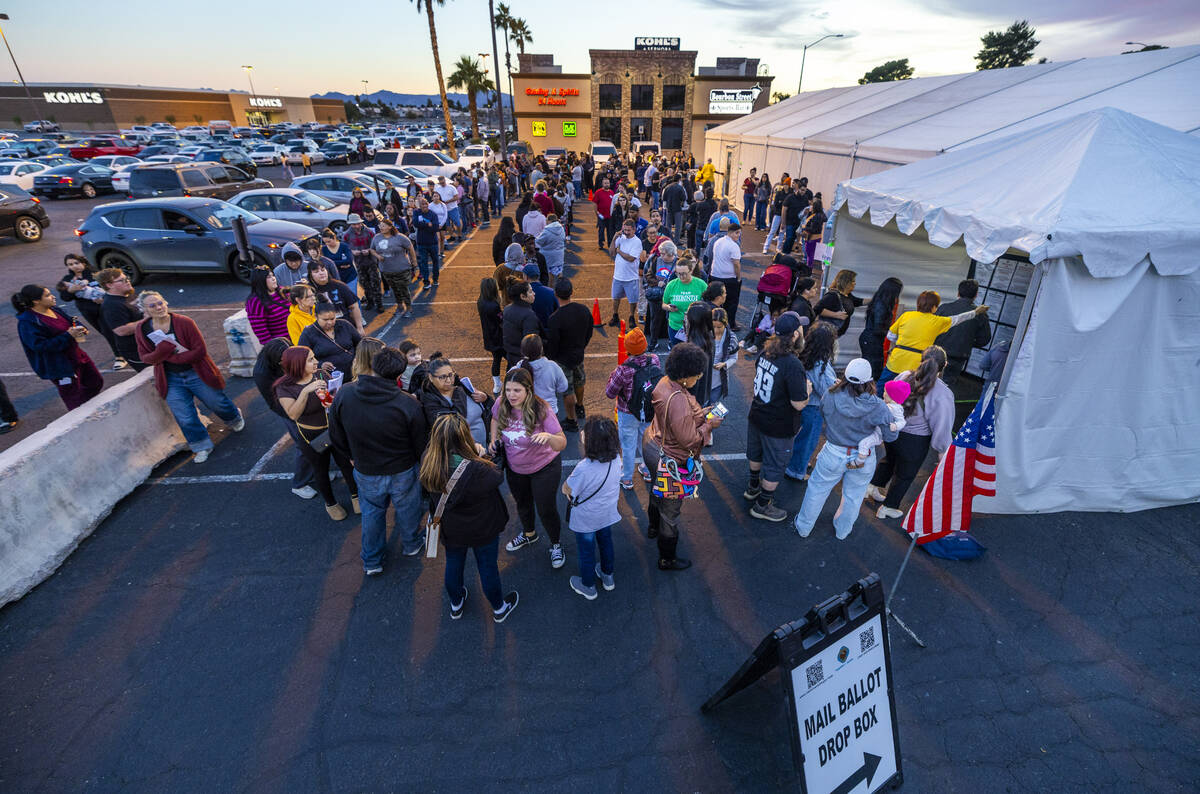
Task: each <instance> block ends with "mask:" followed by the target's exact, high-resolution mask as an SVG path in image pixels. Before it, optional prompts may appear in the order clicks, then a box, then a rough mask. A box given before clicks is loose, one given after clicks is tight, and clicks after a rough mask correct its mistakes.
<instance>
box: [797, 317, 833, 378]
mask: <svg viewBox="0 0 1200 794" xmlns="http://www.w3.org/2000/svg"><path fill="white" fill-rule="evenodd" d="M836 356H837V329H836V328H834V327H833V326H832V325H830V324H829V323H827V322H825V321H824V320H821V321H820V322H818V323H817V324H816V325H814V326H813V327H812V330H811V331H809V332H808V336H806V337H805V338H804V350H803V351H802V352H801V353H800V365H801V366H803V367H804V369H806V370H809V371H811V370H814V369H816V368H817V367H820V366H822V365H824V364H826V363H828V362H830V361H833V359H834V358H835V357H836Z"/></svg>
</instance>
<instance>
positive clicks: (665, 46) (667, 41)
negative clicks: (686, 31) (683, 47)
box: [633, 36, 679, 52]
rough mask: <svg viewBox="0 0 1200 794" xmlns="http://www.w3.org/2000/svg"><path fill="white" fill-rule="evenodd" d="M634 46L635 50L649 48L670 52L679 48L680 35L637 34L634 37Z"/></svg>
mask: <svg viewBox="0 0 1200 794" xmlns="http://www.w3.org/2000/svg"><path fill="white" fill-rule="evenodd" d="M633 48H634V49H635V50H648V51H650V52H668V51H670V50H677V49H679V37H678V36H635V37H634V39H633Z"/></svg>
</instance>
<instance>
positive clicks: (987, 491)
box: [904, 384, 996, 543]
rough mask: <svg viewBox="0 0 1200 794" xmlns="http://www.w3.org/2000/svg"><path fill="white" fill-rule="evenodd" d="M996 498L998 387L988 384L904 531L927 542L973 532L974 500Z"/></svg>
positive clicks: (919, 541) (917, 503)
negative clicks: (970, 530) (957, 533)
mask: <svg viewBox="0 0 1200 794" xmlns="http://www.w3.org/2000/svg"><path fill="white" fill-rule="evenodd" d="M995 495H996V402H995V385H994V384H989V386H988V389H987V391H986V392H984V395H983V397H981V398H980V399H979V402H978V403H977V404H976V405H975V410H973V411H971V415H970V416H969V417H967V421H966V422H964V423H963V426H962V427H961V428H960V429H959V431H958V435H956V436H955V437H954V443H952V444H951V445H950V449H948V450H946V454H945V455H943V456H942V459H941V461H939V462H938V466H937V469H936V470H935V471H934V472H933V475H932V476H931V477H930V478H929V481H928V482H926V483H925V487H924V488H922V489H921V495H920V496H919V497H917V501H916V502H914V503H913V506H912V507H910V508H909V509H908V515H906V516H905V517H904V529H905V531H907V532H908V534H909V535H910V536H912V537H914V538H916V539H917V543H929V542H930V541H932V540H938V539H939V538H944V537H946V536H947V535H950V534H951V533H953V532H965V531H967V530H968V529H970V528H971V502H972V501H973V500H974V498H975V497H976V496H995Z"/></svg>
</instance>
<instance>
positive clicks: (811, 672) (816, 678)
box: [804, 662, 825, 689]
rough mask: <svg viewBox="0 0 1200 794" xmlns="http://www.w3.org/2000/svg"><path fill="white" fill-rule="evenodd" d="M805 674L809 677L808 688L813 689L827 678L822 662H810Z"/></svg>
mask: <svg viewBox="0 0 1200 794" xmlns="http://www.w3.org/2000/svg"><path fill="white" fill-rule="evenodd" d="M804 675H805V677H806V678H807V679H808V688H809V689H812V688H813V687H815V686H816V685H817V684H819V683H821V682H822V681H824V680H825V668H824V666H823V664H822V662H817V663H816V664H810V665H809V666H808V667H806V668H805V669H804Z"/></svg>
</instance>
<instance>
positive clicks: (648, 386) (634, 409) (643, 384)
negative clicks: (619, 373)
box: [628, 359, 663, 422]
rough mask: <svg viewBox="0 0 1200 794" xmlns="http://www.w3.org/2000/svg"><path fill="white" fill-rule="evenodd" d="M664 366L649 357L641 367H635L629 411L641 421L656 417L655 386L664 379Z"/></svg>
mask: <svg viewBox="0 0 1200 794" xmlns="http://www.w3.org/2000/svg"><path fill="white" fill-rule="evenodd" d="M662 377H663V371H662V367H660V366H658V365H657V364H655V363H654V361H653V360H650V359H647V360H646V363H645V364H643V365H642V366H640V367H633V388H632V389H631V390H630V392H629V405H628V407H629V413H631V414H633V417H634V418H635V419H637V420H638V421H639V422H649V421H650V420H651V419H653V418H654V387H655V386H657V385H658V382H659V381H660V380H662Z"/></svg>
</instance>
